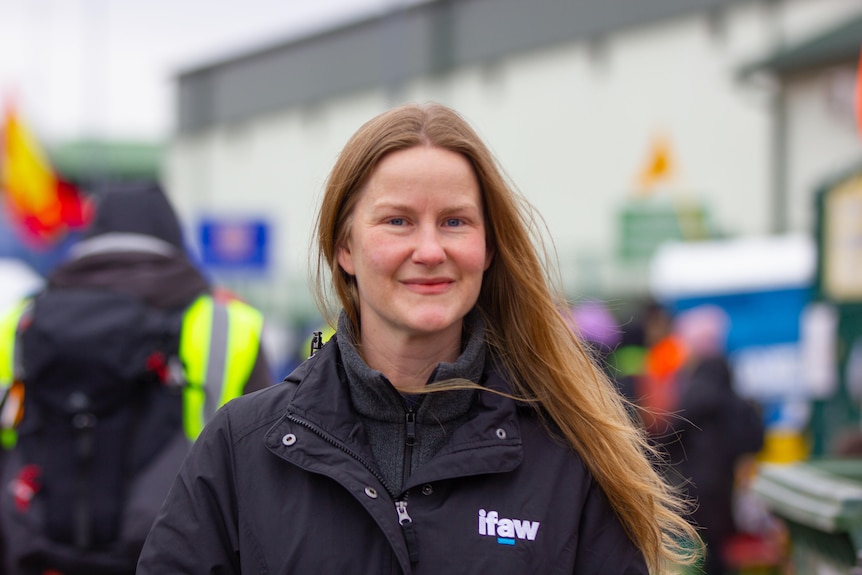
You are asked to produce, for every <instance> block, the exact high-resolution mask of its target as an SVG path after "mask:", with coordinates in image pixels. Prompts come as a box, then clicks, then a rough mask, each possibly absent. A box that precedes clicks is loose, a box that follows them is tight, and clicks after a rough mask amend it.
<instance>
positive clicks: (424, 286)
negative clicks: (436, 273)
mask: <svg viewBox="0 0 862 575" xmlns="http://www.w3.org/2000/svg"><path fill="white" fill-rule="evenodd" d="M403 283H404V285H405V286H407V287H408V288H409V289H410V290H411V291H414V292H416V293H421V294H437V293H442V292H444V291H446V290H447V289H449V286H451V285H452V284H453V283H455V282H454V281H452V280H449V279H432V280H408V281H405V282H403Z"/></svg>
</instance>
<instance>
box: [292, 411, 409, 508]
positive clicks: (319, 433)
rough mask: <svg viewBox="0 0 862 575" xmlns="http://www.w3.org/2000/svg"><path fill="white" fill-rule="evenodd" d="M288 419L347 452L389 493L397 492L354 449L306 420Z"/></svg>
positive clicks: (293, 417)
mask: <svg viewBox="0 0 862 575" xmlns="http://www.w3.org/2000/svg"><path fill="white" fill-rule="evenodd" d="M287 419H288V421H291V422H293V423H296V424H297V425H301V426H302V427H304V428H306V429H308V430H309V431H311V432H313V433H314V434H315V435H317V436H319V437H320V438H321V439H323V440H324V441H326V442H327V443H328V444H330V445H332V446H333V447H337V448H338V449H340V450H341V451H343V452H345V453H346V454H347V455H349V456H350V457H352V458H353V459H355V460H356V461H358V462H359V463H361V464H362V465H363V466H364V467H365V469H367V470H368V471H369V473H371V475H373V476H374V477H375V478H376V479H377V481H379V482H380V483H381V484H382V485H383V486H385V487H386V489H387V491H389V492H390V493H395V491H394V490H393V489H392V488H391V487H390V486H389V484H388V483H386V479H384V478H383V476H382V475H381V474H380V472H378V471H377V470H376V469H375V468H374V466H373V465H371V464H370V463H368V462H367V461H366V460H365V459H363V458H362V456H361V455H359V454H358V453H356V452H355V451H353V450H352V449H350V448H348V447H347V446H346V445H344V444H343V443H341V442H340V441H336V440H335V439H332V438H331V437H329V435H327V434H325V433H323V431H321V430H320V429H318V428H317V427H315V426H314V425H312V424H310V423H308V422H307V421H305V420H302V419H299V418H297V417H295V416H293V415H290V414H288V416H287Z"/></svg>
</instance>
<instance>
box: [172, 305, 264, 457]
mask: <svg viewBox="0 0 862 575" xmlns="http://www.w3.org/2000/svg"><path fill="white" fill-rule="evenodd" d="M262 329H263V316H262V315H261V313H260V312H259V311H257V310H256V309H254V308H253V307H251V306H249V305H247V304H245V303H242V302H240V301H236V300H232V301H228V302H221V301H216V300H215V299H214V298H213V297H212V296H210V295H203V296H200V297H199V298H198V299H196V300H195V301H194V302H193V303H192V304H191V305H190V306H189V308H188V309H187V310H186V312H185V315H184V316H183V326H182V333H181V335H180V359H181V360H182V363H183V365H184V367H185V378H186V382H185V383H186V385H185V387H184V389H183V427H184V429H185V433H186V436H187V437H188V438H189V439H190V440H192V441H194V440H195V439H196V438H197V436H198V435H199V434H200V432H201V430H202V429H203V426H204V424H205V423H206V422H207V421H209V419H210V418H211V417H212V416H213V415H214V414H215V412H216V410H217V409H218V408H219V407H221V406H222V405H224V404H225V403H227V402H228V401H230V400H231V399H233V398H235V397H238V396H240V395H242V392H243V388H244V387H245V383H246V381H247V380H248V378H249V376H250V375H251V372H252V369H253V368H254V364H255V362H256V361H257V353H258V349H259V347H260V338H261V331H262Z"/></svg>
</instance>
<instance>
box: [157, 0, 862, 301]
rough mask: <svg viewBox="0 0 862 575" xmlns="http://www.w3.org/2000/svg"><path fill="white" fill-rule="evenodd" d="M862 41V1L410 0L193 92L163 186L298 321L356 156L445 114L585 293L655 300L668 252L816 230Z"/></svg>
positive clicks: (850, 148) (836, 166)
mask: <svg viewBox="0 0 862 575" xmlns="http://www.w3.org/2000/svg"><path fill="white" fill-rule="evenodd" d="M860 22H862V5H860V3H859V1H858V0H686V1H683V2H681V1H679V0H580V1H572V0H532V1H530V2H524V1H522V0H430V1H427V2H422V3H418V4H411V5H409V6H404V5H401V6H399V5H398V4H397V3H395V4H394V5H393V6H392V7H391V9H390V10H389V11H388V12H386V13H383V14H377V15H374V16H373V17H370V18H368V19H365V20H362V21H358V22H355V23H353V24H350V25H346V26H341V27H338V28H335V29H330V30H324V31H320V32H317V33H314V34H312V35H310V36H306V37H301V38H289V39H286V40H285V41H284V42H283V43H280V44H276V45H270V46H263V47H261V48H260V49H259V50H256V51H252V52H249V53H243V54H238V55H236V56H235V57H233V58H228V59H225V60H220V61H215V62H211V63H206V64H204V65H201V66H199V67H195V68H192V69H188V70H185V71H184V72H182V73H180V74H179V75H178V77H177V82H178V102H177V115H178V117H177V125H178V131H177V133H176V134H175V136H174V138H173V141H172V142H171V145H170V150H169V153H168V156H167V162H166V170H165V179H166V184H167V188H168V189H169V190H170V192H171V194H172V195H173V199H174V202H175V204H176V205H177V206H178V208H179V210H180V211H181V212H182V213H183V218H184V219H185V221H186V222H189V223H191V224H192V225H193V226H197V230H198V235H199V237H200V239H201V241H202V244H206V245H204V246H203V249H205V250H206V249H211V250H212V255H213V259H212V263H213V264H214V265H215V267H216V268H218V267H219V266H220V265H221V266H222V267H223V268H224V272H225V273H224V275H223V280H224V281H225V282H226V283H228V284H230V283H231V281H234V285H235V287H236V289H238V291H241V292H245V293H248V291H249V290H252V289H257V290H262V291H263V292H267V293H257V294H251V295H250V297H252V298H253V299H256V300H257V301H258V302H259V305H263V306H267V303H266V302H264V301H260V300H261V299H270V300H276V299H278V300H281V301H283V302H285V305H287V306H289V307H290V308H291V309H292V310H294V311H295V310H296V309H302V308H303V307H304V306H308V305H310V304H309V299H308V296H307V288H306V281H307V280H306V277H307V275H306V263H307V259H308V254H309V246H310V241H311V239H310V231H311V226H312V221H313V214H314V209H315V206H316V204H317V201H318V199H319V197H320V193H321V190H322V186H323V183H324V178H325V177H326V175H327V172H328V170H329V168H330V167H331V165H332V163H333V162H334V159H335V156H336V154H337V153H338V151H339V149H340V147H341V146H342V145H343V144H344V143H345V141H346V140H347V138H348V137H349V135H350V134H352V133H353V132H354V131H355V130H356V129H357V128H358V127H359V126H360V125H361V124H362V123H363V122H364V121H366V120H368V119H369V118H371V117H372V116H374V115H375V114H377V113H379V112H381V111H382V110H384V109H386V108H388V107H390V106H392V105H394V104H397V103H401V102H404V101H427V100H434V101H439V102H442V103H445V104H448V105H451V106H453V107H454V108H456V109H457V110H459V111H460V112H462V113H463V114H464V115H465V116H466V117H467V118H468V120H470V121H471V123H473V125H474V126H476V127H477V129H478V130H479V132H480V134H481V135H482V136H483V137H484V138H485V139H486V140H487V142H489V143H490V145H491V146H492V149H493V151H494V152H495V153H496V155H497V156H498V158H499V160H500V161H501V163H502V165H503V167H504V168H505V169H506V170H507V172H508V174H509V175H510V177H511V178H512V180H513V182H514V184H515V185H516V186H517V187H518V189H520V190H521V191H522V192H523V193H524V195H525V196H526V197H527V198H528V199H529V200H530V201H531V202H532V203H533V204H534V205H535V206H536V207H537V208H538V210H539V212H540V213H541V214H542V216H543V217H544V219H545V221H546V223H547V225H548V228H549V232H550V236H551V238H552V240H553V242H554V245H555V247H556V249H557V252H558V254H559V257H560V270H561V274H562V277H563V279H564V282H565V284H566V288H567V290H569V291H570V293H571V294H577V295H599V296H602V297H626V296H631V295H637V294H640V293H642V292H646V291H647V290H648V285H647V283H648V280H647V275H648V274H647V268H648V265H649V261H650V258H651V257H652V255H653V254H654V252H655V250H656V249H657V247H658V246H659V245H660V244H661V243H662V242H663V241H665V240H668V239H682V240H689V239H691V240H696V239H704V238H715V237H744V236H758V235H765V234H773V233H784V232H801V233H809V232H811V230H812V228H813V226H814V199H813V196H814V190H815V188H816V186H817V185H818V184H819V182H821V181H822V180H823V179H824V178H827V177H830V176H831V175H832V174H833V173H834V172H835V171H836V170H840V169H845V168H846V167H847V165H848V164H849V163H851V162H853V161H855V160H856V159H858V158H859V156H860V151H862V147H860V140H859V135H858V133H857V131H856V124H855V120H854V112H853V107H854V105H853V102H854V100H853V88H854V86H853V84H854V81H855V70H856V60H857V57H858V53H859V45H860V40H862V32H859V31H858V30H857V29H856V28H854V29H852V30H849V29H848V27H849V26H851V24H852V25H854V26H856V27H857V28H858V27H859V26H860ZM839 40H840V41H839ZM219 238H222V239H221V240H220V239H219ZM231 270H234V271H240V272H243V273H238V274H236V275H235V276H233V277H234V279H233V280H232V279H231ZM248 270H251V271H253V272H260V273H259V274H258V275H257V276H254V274H253V276H254V277H259V278H262V281H258V282H254V281H252V280H249V279H248V278H249V277H251V276H249V275H248V274H247V273H244V271H248Z"/></svg>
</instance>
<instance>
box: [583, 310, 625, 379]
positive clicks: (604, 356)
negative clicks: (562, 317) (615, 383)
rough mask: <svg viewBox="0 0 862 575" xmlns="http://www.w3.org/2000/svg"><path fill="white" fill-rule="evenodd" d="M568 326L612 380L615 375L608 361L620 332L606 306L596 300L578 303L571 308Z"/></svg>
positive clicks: (618, 339) (619, 337) (617, 342)
mask: <svg viewBox="0 0 862 575" xmlns="http://www.w3.org/2000/svg"><path fill="white" fill-rule="evenodd" d="M570 324H571V328H572V329H573V330H574V331H575V333H577V334H578V335H579V336H580V337H581V339H582V340H584V341H585V342H586V343H587V344H589V346H590V349H592V350H593V352H594V353H595V356H596V361H598V363H599V365H601V366H602V368H604V369H605V371H606V372H608V374H609V375H610V377H611V378H613V377H614V375H615V374H614V371H613V366H612V365H611V364H610V363H609V359H610V356H611V354H612V353H613V352H614V351H615V349H616V347H617V345H619V343H620V340H621V335H622V330H621V329H620V326H619V324H618V323H617V320H616V318H614V316H613V314H612V313H611V311H610V310H609V309H608V306H607V305H606V304H605V303H604V302H603V301H600V300H597V299H586V300H584V301H581V302H578V303H577V304H575V305H573V306H572V308H571V315H570Z"/></svg>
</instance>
